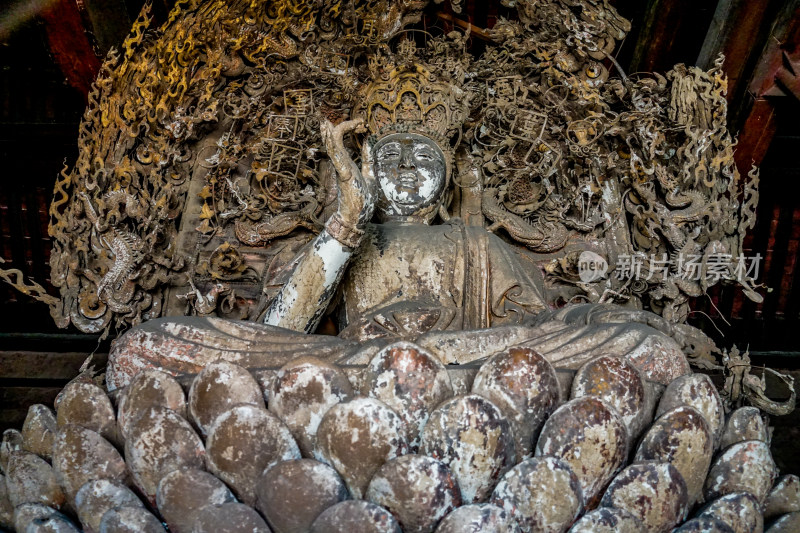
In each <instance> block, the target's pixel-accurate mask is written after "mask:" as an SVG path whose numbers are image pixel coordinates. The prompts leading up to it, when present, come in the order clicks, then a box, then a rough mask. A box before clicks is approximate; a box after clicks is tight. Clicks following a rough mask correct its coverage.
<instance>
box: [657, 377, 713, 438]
mask: <svg viewBox="0 0 800 533" xmlns="http://www.w3.org/2000/svg"><path fill="white" fill-rule="evenodd" d="M681 405H688V406H690V407H694V408H695V409H697V410H698V411H699V412H700V414H702V415H703V416H704V417H705V419H706V422H708V428H709V429H710V430H711V434H712V435H713V436H714V449H715V450H716V449H717V448H718V444H719V441H720V438H721V437H722V430H723V429H724V426H725V409H724V407H723V405H722V399H721V398H720V396H719V392H718V391H717V388H716V387H715V386H714V384H713V383H712V382H711V378H710V377H708V376H707V375H705V374H688V375H686V376H681V377H679V378H678V379H676V380H674V381H673V382H672V383H670V384H669V385H667V388H666V390H665V391H664V394H662V395H661V401H660V402H659V403H658V409H657V410H656V418H657V417H660V416H661V415H663V414H664V413H666V412H667V411H671V410H672V409H675V408H676V407H680V406H681Z"/></svg>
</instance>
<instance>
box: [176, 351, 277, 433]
mask: <svg viewBox="0 0 800 533" xmlns="http://www.w3.org/2000/svg"><path fill="white" fill-rule="evenodd" d="M237 404H250V405H254V406H256V407H261V408H263V407H264V396H263V395H262V393H261V387H260V386H259V385H258V383H257V382H256V380H255V378H254V377H253V376H252V374H250V372H248V371H247V370H245V369H244V368H242V367H241V366H239V365H235V364H233V363H228V362H227V361H217V362H216V363H211V364H210V365H208V366H207V367H205V368H204V369H203V371H202V372H200V374H198V375H197V377H195V378H194V381H192V386H191V388H190V389H189V416H190V417H191V420H192V422H194V424H195V425H196V426H197V427H198V428H200V433H201V434H202V435H203V436H206V435H208V430H209V429H210V428H211V425H212V424H213V423H214V420H216V419H217V417H218V416H219V415H221V414H222V413H224V412H225V411H227V410H229V409H230V408H231V407H233V406H234V405H237Z"/></svg>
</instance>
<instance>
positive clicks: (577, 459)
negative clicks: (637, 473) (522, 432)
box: [536, 396, 628, 508]
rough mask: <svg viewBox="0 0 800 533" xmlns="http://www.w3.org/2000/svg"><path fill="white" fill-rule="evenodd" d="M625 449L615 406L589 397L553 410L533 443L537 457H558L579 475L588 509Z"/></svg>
mask: <svg viewBox="0 0 800 533" xmlns="http://www.w3.org/2000/svg"><path fill="white" fill-rule="evenodd" d="M627 450H628V430H627V428H626V427H625V423H624V422H623V421H622V419H621V418H620V416H619V415H618V414H617V413H616V411H614V409H612V408H611V407H609V406H607V405H606V404H605V403H603V401H601V400H599V399H597V398H594V397H592V396H584V397H582V398H575V399H574V400H570V401H569V402H567V403H565V404H564V405H562V406H561V407H559V408H558V409H556V411H555V412H554V413H553V414H552V415H551V416H550V418H549V419H548V420H547V422H545V424H544V427H543V428H542V432H541V434H540V435H539V440H538V441H537V443H536V456H537V457H538V456H541V455H550V456H553V457H556V458H558V459H561V460H562V461H564V462H565V463H567V465H569V467H570V468H571V469H572V471H573V472H574V473H575V475H576V476H578V481H579V482H580V484H581V489H582V490H583V498H584V502H585V504H586V507H588V508H592V507H593V506H594V502H596V500H597V499H598V498H599V496H600V492H601V491H602V490H603V488H605V486H606V485H607V484H608V482H609V481H611V478H613V477H614V475H615V474H616V473H617V472H619V470H620V468H622V465H623V462H624V460H625V458H626V456H627Z"/></svg>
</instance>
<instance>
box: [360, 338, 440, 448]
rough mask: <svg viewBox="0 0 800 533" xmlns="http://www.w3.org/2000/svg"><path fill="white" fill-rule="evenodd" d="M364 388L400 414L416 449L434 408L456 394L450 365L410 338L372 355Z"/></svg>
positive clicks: (363, 384)
mask: <svg viewBox="0 0 800 533" xmlns="http://www.w3.org/2000/svg"><path fill="white" fill-rule="evenodd" d="M361 391H362V393H363V394H365V395H367V396H370V397H372V398H376V399H378V400H380V401H382V402H383V403H385V404H386V405H388V406H389V407H391V408H392V409H394V410H395V412H396V413H397V414H398V415H400V418H402V419H403V423H404V424H405V427H406V431H407V432H408V439H409V445H410V450H411V451H412V452H416V451H417V450H418V449H419V444H420V433H421V432H422V428H423V427H425V424H426V423H427V422H428V417H429V416H430V413H431V411H433V409H434V408H435V407H436V406H437V405H439V404H440V403H442V402H443V401H444V400H447V399H448V398H450V397H452V396H453V386H452V384H451V382H450V376H449V375H448V373H447V368H446V367H445V366H444V365H443V364H442V363H441V362H440V361H439V359H437V358H436V356H434V355H432V354H431V353H429V352H428V351H427V350H424V349H422V348H420V347H419V346H416V345H414V344H412V343H407V342H401V343H395V344H392V345H389V346H387V347H386V348H384V349H382V350H381V351H379V352H378V353H377V354H376V355H375V357H373V358H372V360H371V361H370V362H369V364H368V365H367V366H366V368H365V369H364V370H363V372H362V384H361Z"/></svg>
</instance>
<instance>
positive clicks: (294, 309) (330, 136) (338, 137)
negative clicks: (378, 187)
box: [264, 120, 375, 333]
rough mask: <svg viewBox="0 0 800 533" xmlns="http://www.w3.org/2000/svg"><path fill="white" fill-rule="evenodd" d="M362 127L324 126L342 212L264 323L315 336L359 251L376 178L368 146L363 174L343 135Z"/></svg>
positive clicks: (360, 124) (350, 123) (355, 124)
mask: <svg viewBox="0 0 800 533" xmlns="http://www.w3.org/2000/svg"><path fill="white" fill-rule="evenodd" d="M362 128H363V122H362V121H361V120H350V121H347V122H343V123H341V124H339V125H338V126H336V127H334V126H333V125H332V124H331V123H330V122H327V121H326V122H324V123H323V124H322V138H323V140H324V141H325V146H326V148H327V150H328V155H329V157H330V158H331V162H332V163H333V166H334V168H335V169H336V174H337V183H338V187H339V191H338V199H339V207H338V210H337V212H336V214H334V215H333V216H332V217H331V219H330V220H329V221H328V223H327V224H326V226H325V229H324V230H323V231H322V232H321V233H320V234H319V235H318V236H317V237H316V238H315V239H314V241H313V243H312V244H311V247H310V250H309V251H308V252H307V253H306V255H305V256H304V257H303V258H302V259H301V260H300V261H299V263H298V265H297V267H296V268H295V270H294V272H292V275H291V277H290V278H289V281H288V282H287V283H286V284H285V285H284V286H283V288H282V289H281V291H280V292H279V293H278V295H277V296H276V297H275V299H274V300H273V301H272V303H271V304H270V306H269V308H268V309H267V313H266V316H265V318H264V323H265V324H269V325H273V326H280V327H282V328H286V329H291V330H294V331H303V332H306V333H310V332H312V331H314V330H315V329H316V327H317V325H318V324H319V321H320V319H321V318H322V316H323V315H324V313H325V311H326V309H327V308H328V305H329V304H330V302H331V299H332V298H333V295H334V293H335V292H336V288H337V287H338V286H339V282H340V281H341V280H342V277H343V276H344V273H345V270H346V269H347V265H348V263H349V262H350V258H351V257H352V256H353V254H354V253H356V252H357V250H358V246H359V243H360V240H361V236H362V235H363V233H364V227H365V226H366V224H367V222H369V220H370V218H372V213H373V211H374V208H375V192H374V191H375V176H374V174H373V172H372V168H371V167H370V164H369V162H370V148H369V146H368V144H367V143H366V142H365V143H364V150H363V152H362V168H361V170H360V171H359V169H358V167H357V166H356V164H355V162H354V161H353V159H352V158H351V157H350V154H349V152H348V151H347V149H346V148H345V147H344V141H343V139H344V135H345V134H347V133H348V132H350V131H353V130H355V131H359V130H361V129H362Z"/></svg>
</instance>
